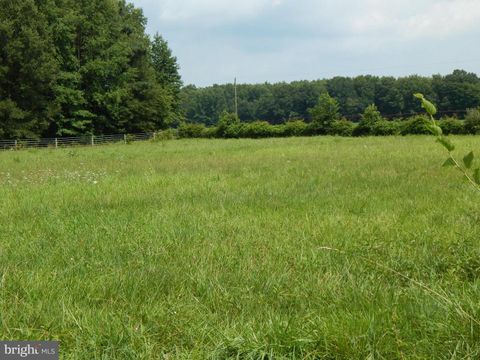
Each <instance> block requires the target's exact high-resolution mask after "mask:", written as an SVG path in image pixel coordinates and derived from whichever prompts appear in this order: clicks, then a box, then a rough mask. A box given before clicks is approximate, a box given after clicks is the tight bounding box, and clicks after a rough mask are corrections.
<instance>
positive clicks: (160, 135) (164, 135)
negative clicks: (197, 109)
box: [155, 129, 178, 141]
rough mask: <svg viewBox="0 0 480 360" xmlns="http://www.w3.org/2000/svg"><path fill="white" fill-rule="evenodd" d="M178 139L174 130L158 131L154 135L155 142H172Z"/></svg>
mask: <svg viewBox="0 0 480 360" xmlns="http://www.w3.org/2000/svg"><path fill="white" fill-rule="evenodd" d="M177 137H178V131H177V130H176V129H166V130H160V131H157V132H156V133H155V141H164V140H173V139H176V138H177Z"/></svg>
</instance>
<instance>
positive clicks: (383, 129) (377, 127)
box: [370, 120, 400, 136]
mask: <svg viewBox="0 0 480 360" xmlns="http://www.w3.org/2000/svg"><path fill="white" fill-rule="evenodd" d="M370 131H371V135H375V136H389V135H397V134H399V133H400V123H399V122H398V121H391V120H380V121H377V122H375V123H374V124H373V126H372V127H371V130H370Z"/></svg>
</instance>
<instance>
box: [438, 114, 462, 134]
mask: <svg viewBox="0 0 480 360" xmlns="http://www.w3.org/2000/svg"><path fill="white" fill-rule="evenodd" d="M438 125H439V126H440V127H441V128H442V131H443V133H444V134H445V135H459V134H465V126H464V124H463V121H461V120H458V119H457V118H455V117H445V118H443V119H440V121H439V122H438Z"/></svg>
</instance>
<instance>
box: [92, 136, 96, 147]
mask: <svg viewBox="0 0 480 360" xmlns="http://www.w3.org/2000/svg"><path fill="white" fill-rule="evenodd" d="M94 145H95V137H94V136H93V135H92V146H94Z"/></svg>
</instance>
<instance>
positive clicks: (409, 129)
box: [400, 115, 431, 135]
mask: <svg viewBox="0 0 480 360" xmlns="http://www.w3.org/2000/svg"><path fill="white" fill-rule="evenodd" d="M427 124H428V118H427V117H426V116H425V115H418V116H414V117H411V118H410V119H407V120H405V121H403V123H402V125H401V129H400V134H401V135H423V134H427V135H430V134H431V132H430V131H429V130H428V129H427V126H426V125H427Z"/></svg>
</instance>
